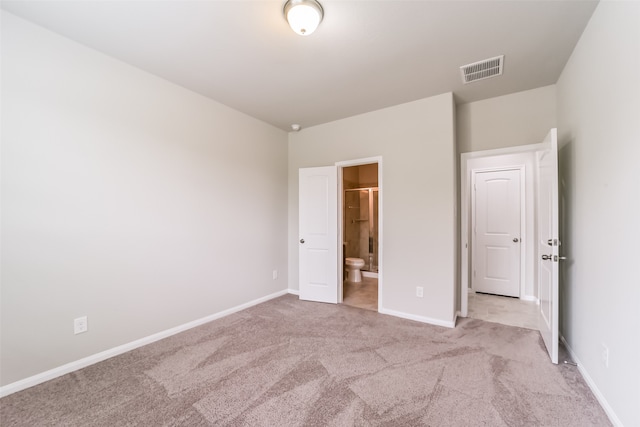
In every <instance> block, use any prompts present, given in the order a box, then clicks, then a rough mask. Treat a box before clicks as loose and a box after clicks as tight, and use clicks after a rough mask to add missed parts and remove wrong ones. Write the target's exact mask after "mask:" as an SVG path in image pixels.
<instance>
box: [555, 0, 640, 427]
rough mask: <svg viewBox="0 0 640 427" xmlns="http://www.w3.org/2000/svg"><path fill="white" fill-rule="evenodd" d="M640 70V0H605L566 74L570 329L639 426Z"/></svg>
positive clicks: (610, 394)
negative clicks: (606, 357)
mask: <svg viewBox="0 0 640 427" xmlns="http://www.w3.org/2000/svg"><path fill="white" fill-rule="evenodd" d="M638 70H640V3H637V2H610V1H603V2H600V4H599V5H598V7H597V9H596V10H595V13H594V14H593V17H592V18H591V21H590V22H589V24H588V26H587V28H586V29H585V31H584V33H583V35H582V37H581V39H580V41H579V42H578V44H577V46H576V48H575V50H574V52H573V54H572V56H571V58H570V60H569V61H568V63H567V66H566V67H565V69H564V71H563V72H562V75H561V77H560V79H559V80H558V83H557V94H558V118H559V119H558V124H559V126H558V129H559V140H560V147H561V148H560V181H561V207H562V208H563V212H562V214H561V225H562V228H561V231H562V232H563V236H562V240H563V245H562V247H561V250H562V252H564V255H566V256H567V257H568V258H569V259H568V261H567V262H565V263H564V264H561V266H562V270H561V279H562V281H561V302H562V305H561V309H560V313H561V321H562V324H561V333H562V335H563V336H564V337H565V339H566V340H567V342H568V344H569V346H570V347H571V349H572V350H573V351H574V353H575V355H576V356H577V358H578V360H579V362H580V364H581V368H582V370H583V372H585V373H586V375H587V377H589V378H590V379H591V380H592V381H593V383H594V384H595V386H596V387H597V389H598V390H599V392H600V393H601V395H602V397H604V399H605V400H606V402H607V403H608V406H609V409H610V410H612V411H613V413H614V414H615V415H616V416H617V418H618V420H619V421H620V422H621V423H622V424H623V425H625V426H638V425H640V409H639V408H640V365H639V364H638V361H640V339H639V335H638V334H639V332H638V331H640V246H639V244H638V242H639V241H640V225H639V224H640V167H639V166H638V165H639V159H640V80H638ZM602 344H605V345H606V346H608V348H609V367H608V368H606V367H605V366H604V364H603V363H602V360H601V354H602Z"/></svg>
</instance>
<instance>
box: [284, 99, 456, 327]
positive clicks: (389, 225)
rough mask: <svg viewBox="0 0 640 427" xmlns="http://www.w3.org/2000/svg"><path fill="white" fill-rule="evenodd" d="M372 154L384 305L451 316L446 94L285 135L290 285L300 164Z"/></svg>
mask: <svg viewBox="0 0 640 427" xmlns="http://www.w3.org/2000/svg"><path fill="white" fill-rule="evenodd" d="M372 156H382V158H383V160H382V176H383V178H382V179H383V181H382V182H381V183H380V184H381V185H382V190H381V192H382V212H383V217H384V218H383V220H384V224H383V236H382V241H383V244H382V245H383V248H382V250H383V256H384V258H383V260H382V262H383V266H382V268H383V270H382V275H383V293H382V301H383V308H384V309H386V310H393V311H397V312H400V313H403V314H408V315H413V316H419V317H422V318H425V319H431V320H435V321H441V322H451V321H452V320H453V315H454V291H455V289H454V285H455V272H454V270H455V254H454V243H455V242H454V239H455V234H454V233H455V224H456V222H457V218H456V217H455V212H454V208H455V184H454V179H455V177H454V173H455V144H454V110H453V97H452V94H450V93H447V94H443V95H439V96H435V97H431V98H427V99H423V100H419V101H415V102H411V103H407V104H402V105H398V106H395V107H391V108H386V109H383V110H378V111H374V112H371V113H367V114H362V115H359V116H355V117H351V118H347V119H343V120H339V121H335V122H332V123H328V124H324V125H319V126H315V127H311V128H308V129H304V130H302V131H301V132H299V133H291V134H289V287H290V288H291V289H294V290H296V289H298V169H299V168H304V167H313V166H327V165H333V164H335V163H336V162H339V161H347V160H353V159H361V158H367V157H372ZM416 286H423V287H424V294H425V297H424V298H417V297H416Z"/></svg>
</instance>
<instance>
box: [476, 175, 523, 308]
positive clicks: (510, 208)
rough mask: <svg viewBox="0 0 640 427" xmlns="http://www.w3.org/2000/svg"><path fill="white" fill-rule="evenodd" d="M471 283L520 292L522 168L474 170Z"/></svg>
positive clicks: (486, 288)
mask: <svg viewBox="0 0 640 427" xmlns="http://www.w3.org/2000/svg"><path fill="white" fill-rule="evenodd" d="M474 178H475V180H474V181H475V182H474V196H475V197H474V204H473V207H474V208H475V209H474V211H473V212H472V218H473V219H472V220H473V221H474V224H473V227H474V228H473V229H474V230H475V233H474V236H473V237H474V238H473V243H474V244H473V254H472V262H473V274H472V287H473V289H474V290H475V291H476V292H485V293H489V294H495V295H506V296H510V297H518V296H520V240H521V239H520V229H521V227H520V218H521V217H520V213H521V199H520V170H502V171H491V172H476V173H474Z"/></svg>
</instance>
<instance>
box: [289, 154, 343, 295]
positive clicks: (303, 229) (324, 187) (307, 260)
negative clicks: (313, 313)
mask: <svg viewBox="0 0 640 427" xmlns="http://www.w3.org/2000/svg"><path fill="white" fill-rule="evenodd" d="M299 178H300V181H299V196H300V198H299V212H298V213H299V224H300V225H299V243H298V247H299V256H300V261H299V268H300V272H299V279H300V283H299V286H300V299H303V300H307V301H317V302H329V303H333V304H336V303H337V302H338V186H337V170H336V167H335V166H327V167H320V168H305V169H300V171H299Z"/></svg>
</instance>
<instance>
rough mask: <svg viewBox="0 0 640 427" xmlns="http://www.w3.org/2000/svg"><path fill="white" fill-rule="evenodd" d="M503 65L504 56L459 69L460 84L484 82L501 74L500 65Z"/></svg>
mask: <svg viewBox="0 0 640 427" xmlns="http://www.w3.org/2000/svg"><path fill="white" fill-rule="evenodd" d="M503 64H504V55H500V56H496V57H495V58H489V59H485V60H484V61H478V62H474V63H473V64H467V65H463V66H462V67H460V73H462V82H463V83H464V84H467V83H471V82H475V81H478V80H484V79H488V78H491V77H495V76H499V75H501V74H502V65H503Z"/></svg>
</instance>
